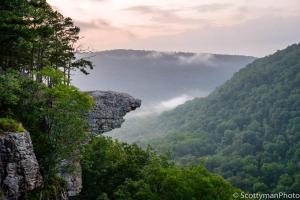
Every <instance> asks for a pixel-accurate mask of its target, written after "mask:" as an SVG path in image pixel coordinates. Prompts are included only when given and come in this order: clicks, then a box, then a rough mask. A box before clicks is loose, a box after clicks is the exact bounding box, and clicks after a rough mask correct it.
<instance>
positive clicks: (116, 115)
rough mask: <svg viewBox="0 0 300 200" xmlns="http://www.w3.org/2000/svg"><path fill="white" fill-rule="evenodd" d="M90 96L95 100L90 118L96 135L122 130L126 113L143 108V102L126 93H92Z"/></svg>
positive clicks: (91, 129) (91, 127) (91, 128)
mask: <svg viewBox="0 0 300 200" xmlns="http://www.w3.org/2000/svg"><path fill="white" fill-rule="evenodd" d="M89 94H90V95H92V96H93V98H94V99H95V105H94V108H93V111H92V112H91V113H90V115H89V117H88V122H89V128H90V131H91V132H92V133H93V134H96V135H97V134H102V133H104V132H108V131H111V130H113V129H115V128H120V127H121V124H122V123H123V122H124V121H125V120H124V118H123V117H124V116H125V115H126V113H128V112H130V111H132V110H135V109H136V108H138V107H140V106H141V100H139V99H135V98H133V97H132V96H130V95H128V94H125V93H118V92H111V91H106V92H103V91H92V92H89Z"/></svg>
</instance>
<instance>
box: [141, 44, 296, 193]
mask: <svg viewBox="0 0 300 200" xmlns="http://www.w3.org/2000/svg"><path fill="white" fill-rule="evenodd" d="M299 55H300V44H296V45H292V46H290V47H288V48H287V49H285V50H282V51H278V52H276V53H275V54H274V55H271V56H267V57H265V58H261V59H257V60H256V61H254V62H253V63H252V64H249V65H248V66H247V67H246V68H244V69H242V70H240V71H239V72H238V73H236V74H235V75H234V76H233V78H232V79H231V80H229V81H228V82H226V83H225V84H224V85H223V86H221V87H219V88H217V89H216V90H215V91H214V92H213V93H212V94H211V95H209V96H208V97H206V98H199V99H195V100H192V101H189V102H187V103H186V104H184V105H182V106H179V107H178V108H176V109H175V110H173V111H169V112H166V113H164V114H162V115H161V116H159V117H157V118H156V119H155V120H156V121H155V120H153V119H152V120H151V124H149V123H148V126H146V128H145V129H146V130H147V131H148V132H149V130H151V131H152V132H154V134H155V135H159V134H161V136H160V137H156V139H152V140H148V141H146V142H143V141H142V145H144V144H145V143H146V144H152V145H153V147H154V148H156V149H157V150H159V151H160V152H162V153H163V152H166V151H167V152H171V153H172V156H173V158H174V159H175V160H176V161H177V162H178V163H182V164H185V163H186V161H187V160H186V159H187V158H192V159H193V160H194V161H195V162H198V163H199V162H201V161H205V166H206V167H207V168H208V169H209V170H211V171H212V172H216V173H219V174H221V175H222V176H224V177H225V178H227V180H229V181H230V182H231V183H233V184H234V185H235V186H236V187H239V188H242V189H244V190H247V191H249V192H265V191H268V192H272V191H273V192H275V191H280V190H281V191H285V192H287V193H288V192H292V191H296V190H298V191H299V190H300V188H299V185H297V184H295V181H296V179H297V177H298V172H299V170H300V168H299V167H300V165H299V162H300V160H299V159H300V151H299V149H300V142H299V141H300V134H299V133H300V126H299V124H300V89H299V85H300V58H299ZM146 120H147V119H146ZM144 121H145V120H144ZM136 123H137V124H142V123H144V122H136ZM138 131H140V132H141V133H143V132H145V131H144V130H143V129H142V128H140V129H139V130H138ZM138 131H137V132H138ZM140 137H143V135H142V136H140ZM145 137H149V136H145ZM296 185H297V186H296ZM296 187H298V188H297V189H295V188H296ZM291 188H293V189H291Z"/></svg>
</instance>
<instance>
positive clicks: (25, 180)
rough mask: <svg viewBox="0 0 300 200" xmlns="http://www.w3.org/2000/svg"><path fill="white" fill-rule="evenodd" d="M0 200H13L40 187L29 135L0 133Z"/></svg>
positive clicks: (25, 133)
mask: <svg viewBox="0 0 300 200" xmlns="http://www.w3.org/2000/svg"><path fill="white" fill-rule="evenodd" d="M0 174H1V176H0V182H1V187H0V199H3V200H4V199H5V200H14V199H18V198H19V196H20V195H21V194H22V193H24V192H27V191H31V190H33V189H35V188H37V187H40V186H42V184H43V181H42V176H41V174H40V171H39V165H38V162H37V160H36V156H35V154H34V152H33V147H32V141H31V138H30V134H29V133H28V132H27V131H25V132H22V133H0Z"/></svg>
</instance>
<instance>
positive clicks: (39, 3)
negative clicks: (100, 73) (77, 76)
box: [0, 0, 93, 86]
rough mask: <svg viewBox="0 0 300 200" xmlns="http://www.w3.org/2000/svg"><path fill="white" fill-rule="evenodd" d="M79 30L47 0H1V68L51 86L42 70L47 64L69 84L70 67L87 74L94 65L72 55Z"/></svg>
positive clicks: (0, 69) (50, 80)
mask: <svg viewBox="0 0 300 200" xmlns="http://www.w3.org/2000/svg"><path fill="white" fill-rule="evenodd" d="M79 32H80V29H79V28H78V27H76V26H75V25H74V23H73V21H72V19H71V18H65V17H64V16H63V15H61V14H60V13H59V12H57V11H55V10H53V9H52V8H51V6H50V5H49V4H48V3H47V2H46V0H31V1H28V0H2V1H1V3H0V44H1V49H0V71H5V70H7V69H15V70H17V71H20V72H23V73H26V74H28V75H29V76H30V77H31V78H32V79H34V80H36V81H38V82H42V81H44V82H45V83H47V84H48V85H49V86H51V85H52V82H53V81H55V80H52V79H47V77H44V76H43V72H42V71H43V69H44V68H47V67H48V68H49V67H50V68H52V69H55V70H60V71H61V72H62V73H63V75H64V78H65V81H64V83H65V84H68V85H69V84H70V81H71V77H70V73H71V71H72V70H74V69H78V70H80V71H82V72H83V73H85V74H88V72H87V68H90V69H92V67H93V66H92V63H91V62H90V61H88V60H85V59H84V58H81V59H78V60H77V59H76V58H75V48H76V42H77V41H78V40H79V36H78V34H79ZM47 71H48V72H50V71H49V70H47ZM45 79H47V80H45Z"/></svg>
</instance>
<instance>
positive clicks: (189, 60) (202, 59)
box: [178, 53, 215, 65]
mask: <svg viewBox="0 0 300 200" xmlns="http://www.w3.org/2000/svg"><path fill="white" fill-rule="evenodd" d="M214 57H215V56H214V55H213V54H209V53H201V54H194V55H192V56H179V57H178V60H179V64H181V65H190V64H200V63H201V64H206V65H212V64H213V62H212V60H213V59H214Z"/></svg>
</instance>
